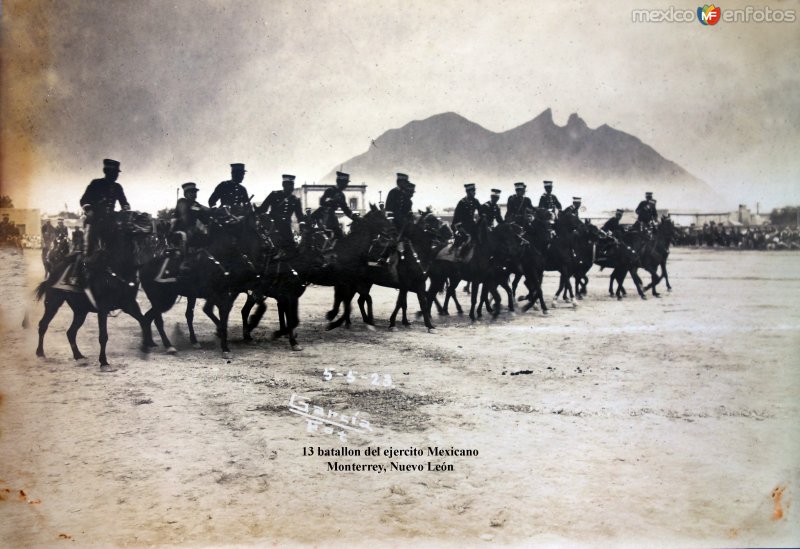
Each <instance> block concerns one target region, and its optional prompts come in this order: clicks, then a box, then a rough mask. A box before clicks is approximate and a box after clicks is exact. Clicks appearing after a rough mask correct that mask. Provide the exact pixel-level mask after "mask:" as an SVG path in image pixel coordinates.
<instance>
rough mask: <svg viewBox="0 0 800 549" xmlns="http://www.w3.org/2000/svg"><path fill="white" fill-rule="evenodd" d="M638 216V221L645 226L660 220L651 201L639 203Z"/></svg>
mask: <svg viewBox="0 0 800 549" xmlns="http://www.w3.org/2000/svg"><path fill="white" fill-rule="evenodd" d="M636 215H637V218H636V221H637V222H639V223H641V224H644V225H649V224H650V223H651V222H655V220H656V219H657V218H658V212H657V211H656V207H655V205H654V204H653V203H652V202H650V201H649V200H642V201H641V202H639V205H638V206H636Z"/></svg>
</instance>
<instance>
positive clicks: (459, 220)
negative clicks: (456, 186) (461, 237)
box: [453, 196, 481, 236]
mask: <svg viewBox="0 0 800 549" xmlns="http://www.w3.org/2000/svg"><path fill="white" fill-rule="evenodd" d="M480 209H481V203H480V202H478V199H477V198H475V197H474V196H465V197H464V198H462V199H461V200H459V201H458V204H457V205H456V211H455V212H454V213H453V227H454V228H457V227H458V226H459V225H461V229H462V230H463V231H464V232H466V233H467V234H469V235H470V236H475V230H476V229H477V227H478V225H477V223H475V212H480Z"/></svg>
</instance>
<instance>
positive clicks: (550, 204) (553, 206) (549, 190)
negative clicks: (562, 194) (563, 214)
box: [539, 181, 562, 216]
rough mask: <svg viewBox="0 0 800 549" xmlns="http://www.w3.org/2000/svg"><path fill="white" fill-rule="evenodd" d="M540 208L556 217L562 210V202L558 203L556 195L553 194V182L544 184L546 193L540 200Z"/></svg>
mask: <svg viewBox="0 0 800 549" xmlns="http://www.w3.org/2000/svg"><path fill="white" fill-rule="evenodd" d="M539 207H540V208H542V209H545V210H550V211H551V212H552V213H553V215H554V216H557V215H558V213H559V212H560V211H561V210H562V208H561V202H559V201H558V198H557V197H556V195H554V194H553V182H552V181H545V182H544V192H543V193H542V196H541V197H540V198H539Z"/></svg>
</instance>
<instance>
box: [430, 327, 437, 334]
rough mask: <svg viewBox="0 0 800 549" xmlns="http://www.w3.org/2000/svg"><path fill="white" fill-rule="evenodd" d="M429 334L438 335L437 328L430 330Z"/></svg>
mask: <svg viewBox="0 0 800 549" xmlns="http://www.w3.org/2000/svg"><path fill="white" fill-rule="evenodd" d="M428 333H429V334H436V333H438V332H437V331H436V328H428Z"/></svg>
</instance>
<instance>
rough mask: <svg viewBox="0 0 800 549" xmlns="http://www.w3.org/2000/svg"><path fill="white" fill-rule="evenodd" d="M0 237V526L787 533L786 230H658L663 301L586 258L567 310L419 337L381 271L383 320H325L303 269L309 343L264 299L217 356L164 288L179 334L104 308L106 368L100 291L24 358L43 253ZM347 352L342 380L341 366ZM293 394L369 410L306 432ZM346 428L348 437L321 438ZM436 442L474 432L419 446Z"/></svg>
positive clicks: (272, 536) (799, 415) (110, 537)
mask: <svg viewBox="0 0 800 549" xmlns="http://www.w3.org/2000/svg"><path fill="white" fill-rule="evenodd" d="M0 253H2V256H1V257H0V261H1V262H2V263H1V265H0V269H2V272H1V273H0V277H1V278H0V283H2V301H1V302H0V307H2V315H3V321H4V325H5V333H4V336H3V342H4V345H3V359H2V369H0V391H1V392H2V401H1V402H2V403H1V404H0V422H1V423H0V425H2V436H1V437H0V500H2V501H0V539H2V540H4V541H3V544H5V543H9V546H39V547H58V546H62V545H63V546H70V545H71V546H75V547H85V546H132V547H137V546H146V545H147V546H149V545H162V544H163V545H177V546H217V545H224V546H233V545H237V546H238V545H252V546H265V545H266V546H280V547H284V546H294V545H306V544H309V545H310V544H314V545H317V546H341V547H353V546H356V547H374V546H377V545H381V546H383V545H387V546H395V547H407V546H410V545H412V544H415V545H430V546H445V545H446V546H451V545H452V546H454V547H455V546H464V545H466V546H492V545H494V546H503V545H520V546H522V545H525V546H527V545H531V544H537V545H569V546H575V545H598V546H599V545H603V546H605V545H608V544H614V545H630V546H637V545H639V544H641V543H642V542H650V543H656V544H657V545H659V546H681V547H686V546H753V545H762V546H763V545H771V546H778V545H795V546H796V545H798V544H800V523H799V522H798V519H800V513H799V512H798V503H797V501H796V497H797V494H798V480H800V433H798V429H800V427H799V426H800V399H798V395H800V361H799V360H798V357H800V283H799V282H800V254H798V253H788V252H787V253H783V252H773V253H758V252H742V253H737V252H714V251H697V250H680V249H679V250H674V251H673V254H672V256H671V259H670V266H671V273H672V276H671V280H672V283H673V286H674V287H675V290H674V291H673V292H672V293H670V294H667V293H666V292H664V298H663V299H660V300H657V299H648V300H647V301H644V302H642V301H640V300H639V299H638V298H636V297H629V298H628V299H626V300H623V301H621V302H618V301H616V300H611V299H610V298H608V297H606V295H605V294H606V287H607V280H608V279H607V277H606V276H605V273H599V272H597V271H596V270H593V271H592V273H591V281H590V284H589V293H590V295H589V299H587V300H585V301H584V302H582V303H581V304H580V305H579V306H578V307H577V308H576V309H573V308H571V307H564V306H562V307H559V308H558V309H555V310H553V311H552V313H551V315H550V316H549V317H543V316H542V315H541V313H534V312H529V313H525V314H517V315H513V316H512V315H508V314H503V315H501V317H500V318H498V319H497V320H496V321H490V320H484V321H482V322H478V323H476V324H475V325H470V323H469V320H468V318H467V317H466V316H465V317H457V316H452V317H450V318H448V319H444V318H439V319H436V318H435V319H434V322H436V323H437V324H438V327H439V328H440V329H439V333H438V334H435V335H432V334H428V333H426V332H425V330H424V328H423V327H422V325H421V322H416V323H415V324H414V326H413V327H412V328H410V329H401V330H400V331H399V332H397V333H388V332H387V330H386V328H385V326H386V319H387V318H388V315H389V313H390V312H391V303H392V302H393V299H394V295H395V293H394V292H393V291H388V290H380V289H379V290H376V291H375V292H374V295H375V312H376V316H377V317H378V322H379V326H380V327H379V329H378V331H377V332H369V331H367V330H365V328H364V325H363V324H362V323H361V322H360V320H357V321H356V322H355V323H354V324H353V327H352V329H351V330H339V331H334V332H325V331H324V330H323V327H324V320H323V314H324V311H325V310H327V308H329V305H330V301H331V297H332V291H331V290H330V289H327V288H310V289H309V290H308V291H307V293H306V295H305V296H304V298H303V300H302V301H301V317H302V323H301V327H300V331H299V335H300V341H301V344H302V345H303V346H304V350H303V351H302V352H298V353H292V352H290V351H289V348H288V342H286V341H285V340H282V341H276V342H270V341H268V334H269V331H271V330H272V329H274V328H275V325H274V323H275V313H274V308H273V307H271V308H270V310H269V312H268V315H267V318H266V320H267V322H266V323H264V324H262V327H261V328H260V330H259V331H258V332H257V334H256V336H257V338H258V343H257V344H254V345H244V344H243V343H241V342H239V341H235V343H234V345H233V347H232V350H233V354H234V356H233V358H232V359H231V360H230V362H226V361H225V360H223V359H222V358H221V355H220V353H219V351H218V346H217V341H216V340H215V337H214V335H213V330H212V325H211V323H210V321H209V320H208V319H206V318H205V317H204V315H203V314H202V313H201V312H200V311H199V309H198V311H197V313H198V314H197V316H196V326H197V331H198V336H199V337H200V340H201V342H202V349H200V350H195V349H192V348H191V346H190V345H189V344H188V338H187V337H186V335H185V334H186V330H185V327H184V323H183V306H182V305H183V303H181V304H180V305H179V306H178V307H176V308H175V309H173V310H172V311H171V312H170V313H169V316H168V318H167V324H168V331H169V332H170V333H171V334H173V335H175V336H176V337H175V339H174V340H173V341H174V343H176V345H177V346H178V347H179V354H178V355H177V356H174V357H173V356H169V355H166V354H165V353H164V351H163V349H159V350H157V351H155V352H153V353H151V354H150V355H142V354H140V353H139V351H138V350H137V348H138V343H139V330H138V326H137V324H136V323H135V321H133V320H132V319H131V318H129V317H126V316H124V315H120V316H119V317H117V318H114V319H110V320H109V327H110V341H109V347H108V351H109V360H110V361H111V362H112V364H113V365H115V366H116V367H117V368H118V370H117V371H116V372H114V373H101V372H100V371H99V368H98V365H97V362H96V360H97V354H98V345H97V323H96V317H94V316H93V315H90V317H89V318H88V320H87V323H86V324H85V326H84V328H83V329H82V330H81V332H80V334H79V338H78V339H79V346H80V348H81V350H82V351H83V353H84V354H86V355H87V356H89V357H90V360H89V361H87V362H85V363H76V362H75V361H73V360H72V358H71V353H70V351H69V347H68V345H67V341H66V336H65V333H64V332H65V329H66V327H67V326H68V324H69V321H70V320H71V314H70V313H69V310H68V309H67V308H65V309H62V311H61V312H60V313H59V315H58V316H57V317H56V319H55V321H54V322H53V324H52V325H51V328H50V331H49V332H48V334H47V338H46V340H45V350H46V352H47V356H48V358H47V359H46V360H40V359H36V357H35V356H34V350H35V347H36V341H35V338H36V333H35V332H36V330H35V326H36V323H37V322H38V319H39V318H40V316H41V311H42V306H41V304H35V305H34V304H33V302H32V300H31V297H30V296H31V289H32V287H33V285H34V283H35V282H37V281H38V280H39V279H40V277H41V266H40V264H39V263H38V257H37V255H36V253H35V251H29V252H27V253H26V256H25V260H26V261H27V263H28V266H29V268H28V271H29V273H28V277H27V279H26V277H25V271H26V265H25V263H24V262H23V259H22V258H21V257H20V256H18V255H11V254H10V252H7V251H3V252H0ZM555 282H556V281H555V280H554V279H553V278H548V279H547V280H546V287H547V289H548V294H551V293H552V291H554V290H555ZM631 291H632V287H630V285H629V292H631ZM141 299H142V300H143V301H142V302H143V308H146V302H145V301H144V299H145V298H144V297H143V296H142V297H141ZM462 304H466V299H462ZM26 308H27V309H28V310H29V311H30V319H31V328H29V329H27V330H24V329H22V328H21V327H20V323H21V321H22V319H23V316H24V313H25V310H26ZM412 309H413V310H416V305H415V306H413V307H412ZM231 332H232V334H233V338H234V340H238V339H240V337H241V324H240V321H239V319H238V317H237V318H235V319H234V320H233V321H232V323H231ZM326 366H327V367H328V368H329V369H331V370H333V372H330V373H331V379H330V380H325V379H324V370H325V367H326ZM349 370H352V371H354V372H357V373H355V374H354V375H353V381H352V383H349V382H348V380H347V378H346V377H345V376H344V375H337V374H340V373H341V374H347V372H348V371H349ZM373 373H376V374H378V376H377V380H378V382H379V385H373V384H372V382H373V376H372V375H371V374H373ZM384 374H388V375H390V376H391V386H384V383H386V385H388V384H389V380H388V378H386V377H384ZM362 376H366V377H362ZM293 394H296V395H298V398H300V397H303V398H304V399H305V400H304V401H303V400H302V399H301V400H296V401H295V403H296V404H297V403H298V402H300V403H302V402H307V403H308V402H310V403H311V404H312V405H318V406H322V407H324V409H325V413H326V414H327V413H328V411H329V410H330V409H333V410H335V411H337V412H339V413H344V414H347V415H353V414H355V412H359V414H358V418H359V420H361V419H363V418H366V419H367V420H368V421H369V422H370V428H371V429H372V431H371V432H370V431H368V430H366V429H360V431H362V432H352V431H350V432H349V434H348V435H347V442H345V443H343V442H340V439H339V436H337V434H336V432H334V433H333V434H328V433H325V432H324V431H323V428H324V425H322V426H320V427H318V431H317V432H316V433H309V432H307V430H308V426H307V422H306V420H305V419H304V418H303V417H301V416H300V415H298V414H297V413H292V411H290V409H289V401H290V398H291V397H292V395H293ZM312 409H313V408H309V413H312ZM359 423H360V421H351V422H350V425H353V424H356V425H358V424H359ZM343 446H345V447H347V448H348V449H350V450H355V449H358V450H360V452H361V453H362V455H361V456H360V457H319V456H317V455H316V453H317V451H318V449H319V448H322V449H329V448H336V449H338V448H342V447H343ZM434 446H438V447H439V448H447V449H449V448H450V447H454V448H457V449H475V450H477V451H478V452H479V454H478V455H477V456H467V457H453V456H445V457H430V456H428V447H434ZM309 447H311V448H313V449H314V453H315V455H314V456H304V455H303V453H304V448H305V449H306V452H308V448H309ZM375 447H380V452H381V455H380V456H378V457H371V456H370V457H365V456H364V455H363V454H364V452H365V451H366V450H367V449H368V448H375ZM389 447H393V448H396V449H409V448H418V449H420V450H421V451H423V453H424V454H425V455H424V456H423V457H415V456H400V457H395V458H391V457H386V456H384V455H383V452H384V451H385V450H387V449H388V448H389ZM328 462H331V463H333V462H338V463H339V464H361V465H378V466H380V465H383V466H385V467H386V468H387V470H386V471H383V470H382V472H376V471H358V472H333V471H329V466H328ZM392 462H395V463H396V464H403V465H409V464H410V465H422V466H423V468H424V469H426V470H423V471H397V470H393V469H392V466H391V463H392ZM429 462H430V463H431V466H435V465H437V464H443V463H445V464H450V465H452V467H453V470H452V471H438V472H437V471H429V470H427V467H428V465H427V464H428V463H429ZM379 542H380V543H379Z"/></svg>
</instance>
